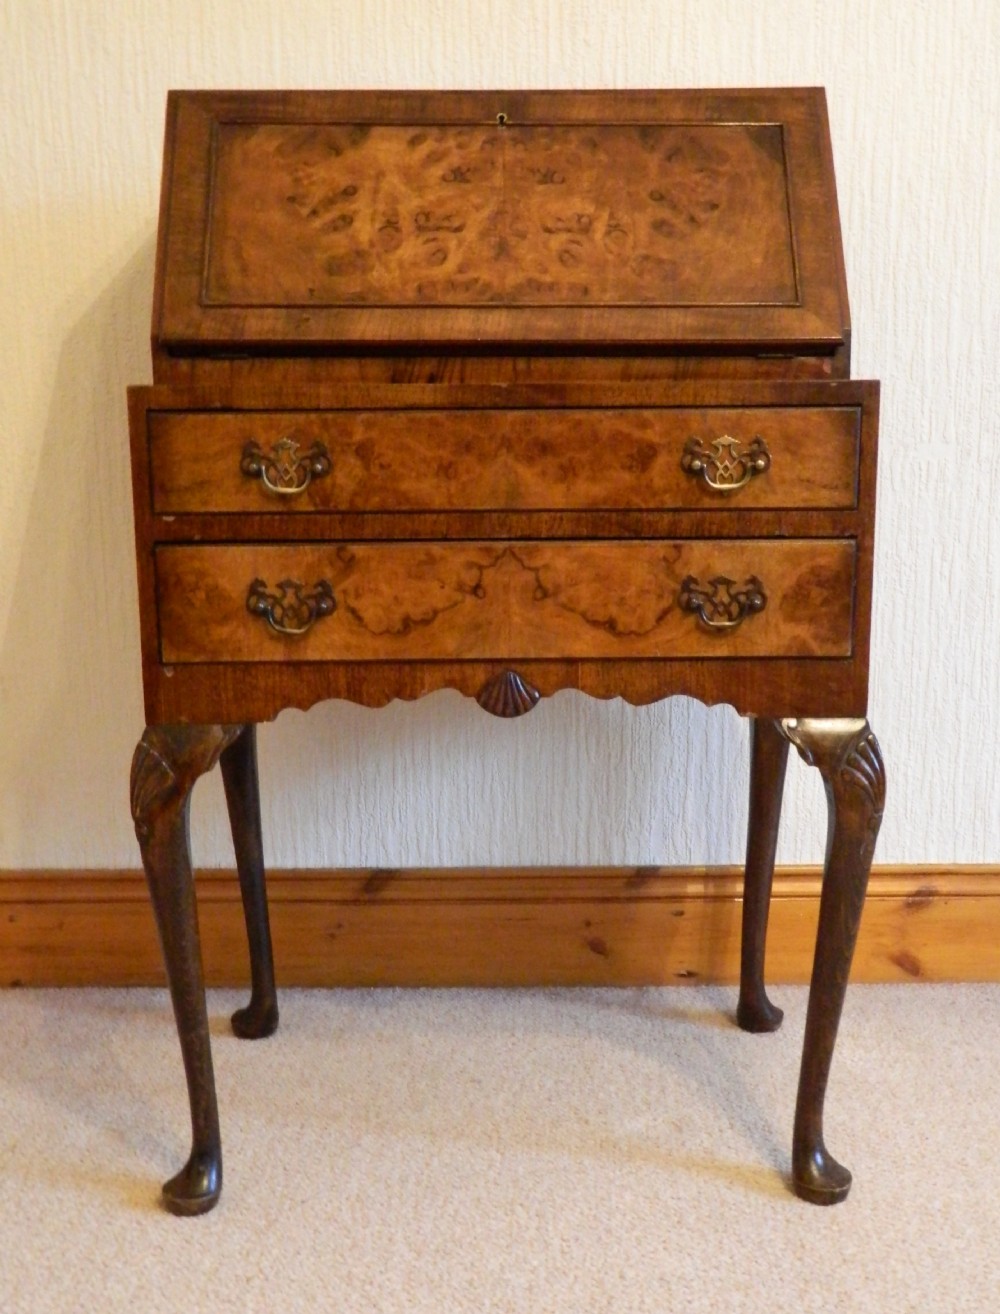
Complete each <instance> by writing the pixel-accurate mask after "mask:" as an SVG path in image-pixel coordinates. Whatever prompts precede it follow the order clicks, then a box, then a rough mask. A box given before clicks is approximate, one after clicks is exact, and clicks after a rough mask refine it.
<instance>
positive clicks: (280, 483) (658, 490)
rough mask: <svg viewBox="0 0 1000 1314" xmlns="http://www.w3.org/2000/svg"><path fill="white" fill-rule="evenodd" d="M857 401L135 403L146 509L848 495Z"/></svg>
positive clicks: (356, 508)
mask: <svg viewBox="0 0 1000 1314" xmlns="http://www.w3.org/2000/svg"><path fill="white" fill-rule="evenodd" d="M860 421H861V411H860V408H859V407H856V406H815V407H809V406H798V407H792V406H789V407H777V406H774V407H763V406H762V407H739V408H735V407H729V408H721V407H680V406H678V407H670V406H658V407H654V406H634V407H616V408H605V407H546V408H544V409H541V408H530V407H525V408H508V409H504V408H497V409H478V408H476V409H461V408H456V409H452V408H449V409H412V410H390V409H385V410H382V409H379V410H375V409H370V410H292V409H285V410H238V411H237V410H233V411H221V410H215V411H207V410H205V411H201V410H191V411H181V410H177V411H168V410H161V411H156V410H151V411H150V412H149V413H148V434H149V444H150V463H151V479H152V498H153V510H154V512H156V513H158V514H174V513H183V512H269V511H270V512H286V511H298V512H308V511H327V512H329V511H348V512H386V511H388V512H393V511H400V512H420V511H490V510H504V511H521V510H523V511H545V510H550V511H564V510H600V509H621V510H659V509H664V510H670V509H679V510H697V509H719V510H725V509H726V508H727V507H734V508H735V507H740V508H748V507H750V508H752V507H761V508H763V507H770V508H783V507H788V508H799V507H801V508H812V507H816V508H848V507H853V506H855V505H856V502H857V486H858V454H859V435H860Z"/></svg>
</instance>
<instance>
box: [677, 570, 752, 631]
mask: <svg viewBox="0 0 1000 1314" xmlns="http://www.w3.org/2000/svg"><path fill="white" fill-rule="evenodd" d="M677 602H678V605H679V606H680V608H681V610H682V611H691V612H694V613H695V614H696V615H697V617H698V619H699V620H700V621H701V623H702V625H704V626H706V627H707V628H708V629H710V630H735V629H736V627H737V625H742V624H743V622H744V621H745V620H746V618H747V617H748V616H751V615H753V613H754V612H757V611H763V610H764V608H765V607H766V606H767V595H766V594H765V593H764V586H763V584H762V583H761V582H760V580H759V579H758V578H757V576H756V575H751V576H750V578H749V579H747V580H744V582H743V584H742V585H741V586H740V587H739V588H737V586H736V581H735V580H732V579H727V578H726V576H725V575H716V577H715V578H714V579H710V580H709V581H708V584H707V585H702V584H701V583H700V582H699V581H698V580H697V579H696V578H695V576H694V575H688V576H687V578H686V579H685V580H683V581H682V582H681V591H680V593H679V594H678V596H677Z"/></svg>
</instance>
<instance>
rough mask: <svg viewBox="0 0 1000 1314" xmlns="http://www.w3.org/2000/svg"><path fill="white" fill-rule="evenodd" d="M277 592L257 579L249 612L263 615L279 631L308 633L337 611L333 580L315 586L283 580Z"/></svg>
mask: <svg viewBox="0 0 1000 1314" xmlns="http://www.w3.org/2000/svg"><path fill="white" fill-rule="evenodd" d="M276 587H277V589H278V592H277V593H269V592H268V588H267V585H266V584H265V582H264V581H263V580H262V579H255V580H254V581H253V583H252V584H251V585H250V591H249V592H248V593H247V611H249V612H251V613H252V614H253V615H254V616H263V617H264V619H265V620H266V621H267V623H268V625H270V627H271V629H272V630H275V631H276V632H277V633H278V634H289V635H293V636H295V635H299V634H305V633H306V631H307V630H311V629H312V627H313V626H314V625H315V624H316V622H317V621H318V620H319V619H320V618H321V617H322V616H332V615H333V613H334V612H335V611H336V610H337V599H336V598H335V597H334V596H333V588H332V587H331V585H330V582H329V581H328V580H325V579H321V580H320V581H319V582H318V583H317V584H314V585H313V587H312V588H311V589H307V588H306V586H305V585H304V584H300V583H299V581H298V580H297V579H283V580H282V581H281V582H280V584H278V585H277V586H276Z"/></svg>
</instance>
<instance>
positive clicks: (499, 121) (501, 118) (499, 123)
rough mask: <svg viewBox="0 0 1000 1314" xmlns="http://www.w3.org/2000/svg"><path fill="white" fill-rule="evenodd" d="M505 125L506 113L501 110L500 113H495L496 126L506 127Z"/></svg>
mask: <svg viewBox="0 0 1000 1314" xmlns="http://www.w3.org/2000/svg"><path fill="white" fill-rule="evenodd" d="M506 126H507V115H506V114H504V112H503V111H502V110H501V111H500V113H499V114H498V115H497V127H498V128H506Z"/></svg>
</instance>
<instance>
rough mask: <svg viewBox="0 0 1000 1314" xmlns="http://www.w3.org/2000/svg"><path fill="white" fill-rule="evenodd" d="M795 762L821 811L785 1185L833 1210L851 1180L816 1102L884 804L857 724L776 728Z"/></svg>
mask: <svg viewBox="0 0 1000 1314" xmlns="http://www.w3.org/2000/svg"><path fill="white" fill-rule="evenodd" d="M781 728H782V731H783V733H784V734H785V735H787V737H788V739H789V740H790V741H791V742H792V743H793V744H794V745H795V747H796V748H797V749H798V751H799V753H800V755H801V756H802V758H803V759H804V760H805V761H806V762H808V763H809V764H810V765H811V766H815V767H817V768H818V770H819V771H820V773H821V775H822V777H823V785H824V788H825V790H826V798H827V806H828V809H829V824H828V829H827V845H826V865H825V868H824V872H823V892H822V895H821V898H820V910H819V929H818V931H817V934H816V957H815V959H814V962H813V974H812V984H811V986H810V990H809V1007H808V1011H807V1013H806V1031H805V1041H804V1044H803V1049H802V1070H801V1075H800V1077H799V1093H798V1100H797V1102H796V1106H795V1131H794V1135H793V1139H792V1184H793V1186H794V1189H795V1193H796V1195H799V1196H801V1197H802V1199H804V1200H809V1201H811V1202H812V1203H813V1204H835V1203H836V1202H837V1201H839V1200H843V1199H844V1197H845V1196H846V1195H847V1193H848V1191H849V1190H850V1187H851V1174H850V1173H849V1172H848V1170H847V1169H846V1168H845V1167H843V1165H842V1164H839V1163H838V1162H837V1161H836V1159H834V1158H833V1156H832V1155H831V1154H830V1153H829V1151H828V1150H827V1148H826V1145H825V1143H824V1141H823V1102H824V1099H825V1096H826V1085H827V1079H828V1077H829V1075H830V1064H831V1061H832V1059H833V1048H834V1044H835V1042H836V1039H837V1027H838V1024H839V1022H840V1013H841V1009H842V1007H843V1003H844V992H845V990H846V987H847V978H848V976H849V974H850V970H851V959H852V957H853V955H854V945H855V941H856V940H857V935H858V925H859V923H860V921H861V911H862V908H863V906H864V901H865V890H866V888H867V885H868V874H869V872H870V870H871V864H872V856H873V854H874V852H875V840H876V838H877V836H878V831H879V825H880V824H881V821H882V810H883V807H884V805H885V767H884V765H883V762H882V754H881V752H880V750H879V746H878V741H877V739H876V738H875V736H874V735H873V734H872V732H871V728H870V727H869V725H868V722H867V721H865V720H856V721H846V720H794V721H782V722H781Z"/></svg>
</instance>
